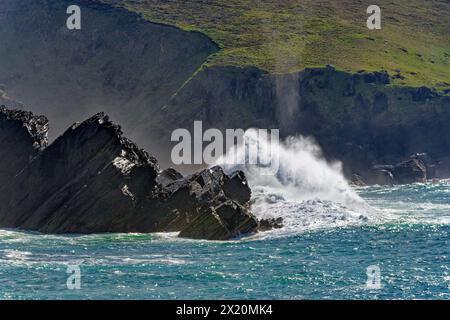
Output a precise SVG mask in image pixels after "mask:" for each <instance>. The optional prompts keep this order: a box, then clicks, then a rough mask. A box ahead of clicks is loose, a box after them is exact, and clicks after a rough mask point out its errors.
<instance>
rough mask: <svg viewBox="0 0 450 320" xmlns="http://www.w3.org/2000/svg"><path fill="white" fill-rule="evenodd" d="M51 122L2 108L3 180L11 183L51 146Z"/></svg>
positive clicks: (0, 165)
mask: <svg viewBox="0 0 450 320" xmlns="http://www.w3.org/2000/svg"><path fill="white" fill-rule="evenodd" d="M47 129H48V120H47V118H46V117H44V116H34V115H33V114H32V113H31V112H25V111H16V110H8V109H6V108H5V106H3V105H2V106H1V107H0V146H1V151H0V181H2V182H8V181H10V179H11V178H12V177H13V176H14V175H15V174H16V173H17V172H19V170H21V169H22V168H23V167H25V165H26V164H27V163H28V162H29V161H30V159H32V158H33V157H35V156H36V155H37V154H38V152H39V151H40V150H42V149H43V148H45V147H46V146H47Z"/></svg>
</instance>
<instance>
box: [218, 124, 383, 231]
mask: <svg viewBox="0 0 450 320" xmlns="http://www.w3.org/2000/svg"><path fill="white" fill-rule="evenodd" d="M246 138H247V140H246V141H247V144H251V145H253V146H254V145H257V146H258V148H257V150H258V156H259V157H260V160H261V161H259V163H263V164H266V166H267V164H268V163H270V160H271V159H268V158H267V157H268V156H270V155H274V154H276V155H278V160H279V166H278V171H277V173H276V174H267V172H266V171H265V170H264V167H265V166H263V165H231V164H230V163H232V159H246V158H248V155H245V153H246V152H247V151H248V148H246V147H245V144H242V145H241V146H238V147H237V148H235V149H234V150H233V149H231V150H229V152H227V154H226V156H225V157H223V158H222V159H219V161H218V162H217V164H218V165H221V166H223V167H224V168H225V171H226V172H228V173H231V172H233V171H235V170H242V171H244V172H245V174H246V176H247V179H248V181H249V184H250V187H251V188H252V203H253V204H252V210H253V212H254V213H255V214H256V215H257V216H258V217H259V218H276V217H282V218H283V220H284V228H283V230H282V232H283V233H286V232H288V233H291V232H299V231H305V230H311V229H316V228H327V227H336V226H346V225H352V224H361V223H364V224H365V223H368V222H371V221H372V222H374V221H376V220H377V214H378V213H377V211H376V210H374V209H373V208H371V207H370V206H369V205H368V204H367V203H366V202H365V201H364V200H363V199H361V198H360V197H359V196H358V195H357V193H356V192H355V191H354V190H353V189H352V188H351V187H350V186H349V185H348V183H347V181H346V180H345V178H344V176H343V174H342V170H341V164H340V163H328V162H327V161H326V160H324V158H323V157H322V154H321V150H320V148H319V147H318V146H317V144H316V143H315V142H314V141H313V140H312V139H309V138H304V137H301V136H299V137H289V138H287V139H286V140H285V141H283V142H281V143H278V142H277V141H269V139H267V138H266V137H265V136H258V131H257V130H253V129H251V130H248V131H247V132H246ZM271 148H272V149H271ZM272 160H273V159H272Z"/></svg>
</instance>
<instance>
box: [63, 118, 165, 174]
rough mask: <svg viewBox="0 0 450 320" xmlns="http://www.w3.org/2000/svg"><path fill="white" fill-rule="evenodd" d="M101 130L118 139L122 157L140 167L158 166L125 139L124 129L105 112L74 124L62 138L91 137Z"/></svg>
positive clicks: (152, 159) (142, 151)
mask: <svg viewBox="0 0 450 320" xmlns="http://www.w3.org/2000/svg"><path fill="white" fill-rule="evenodd" d="M100 129H105V130H106V131H108V132H110V133H111V137H112V138H114V139H117V141H118V142H119V143H120V144H121V145H122V154H121V157H124V158H125V159H127V160H129V161H131V162H132V163H133V164H135V165H138V166H142V165H146V164H152V165H155V166H158V161H157V159H156V158H155V157H153V156H151V155H149V154H148V153H147V152H146V151H145V150H143V149H141V148H139V147H138V146H137V145H136V144H135V143H134V142H133V141H131V140H130V139H128V138H126V137H124V135H123V131H122V127H121V126H120V125H118V124H116V123H114V122H113V121H111V120H110V118H109V116H108V115H107V114H105V113H104V112H99V113H97V114H95V115H93V116H92V117H90V118H89V119H87V120H85V121H83V122H81V123H80V122H77V123H74V124H73V125H72V126H71V127H70V128H69V130H67V131H66V132H65V133H64V134H63V136H62V137H64V136H65V135H67V134H73V133H76V134H77V135H78V134H80V135H83V132H86V134H89V135H90V134H91V133H94V132H98V131H99V130H100ZM60 138H61V137H60Z"/></svg>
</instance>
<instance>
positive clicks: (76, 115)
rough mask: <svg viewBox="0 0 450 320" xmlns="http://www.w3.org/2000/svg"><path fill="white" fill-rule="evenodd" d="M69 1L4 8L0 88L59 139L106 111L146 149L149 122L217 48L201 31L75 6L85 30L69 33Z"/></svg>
mask: <svg viewBox="0 0 450 320" xmlns="http://www.w3.org/2000/svg"><path fill="white" fill-rule="evenodd" d="M72 4H74V3H73V1H68V0H5V1H1V2H0V24H1V25H2V28H0V39H1V42H2V45H1V46H0V84H4V85H5V86H6V90H7V91H8V94H9V95H10V96H11V97H13V98H14V99H16V100H19V101H21V102H23V103H24V104H25V105H27V106H31V107H32V108H33V109H32V111H34V112H36V113H42V114H45V115H46V116H47V117H48V118H49V119H50V121H51V123H52V127H51V128H50V131H49V138H50V140H53V139H54V138H56V137H58V136H59V135H60V134H61V133H62V132H63V131H64V130H65V129H66V128H67V127H68V126H69V125H70V124H72V123H74V122H76V121H80V120H83V119H86V118H87V117H88V116H89V115H92V114H94V113H96V112H100V111H106V112H108V114H110V115H111V116H113V117H114V118H115V119H118V121H119V122H120V123H121V124H122V125H123V127H124V130H125V132H126V133H127V134H128V135H129V136H130V137H131V138H133V140H135V141H137V142H138V143H139V144H140V145H142V146H143V147H145V148H147V149H148V150H150V149H151V150H155V148H152V147H153V146H152V143H151V142H152V139H149V136H150V134H149V132H150V133H151V128H150V129H149V126H148V121H149V120H151V118H152V115H153V114H154V113H155V112H157V111H158V110H159V109H160V108H161V107H162V106H163V105H164V104H165V103H166V102H167V101H168V99H169V98H170V97H171V96H172V95H173V94H174V93H175V92H176V90H177V89H178V88H179V87H181V86H182V84H183V83H184V82H185V81H186V80H187V79H189V78H190V77H191V76H192V74H193V73H194V72H195V71H196V70H197V69H198V67H199V66H200V65H201V64H203V63H204V61H205V60H206V59H207V57H208V56H209V55H210V54H212V53H214V52H216V51H217V50H218V47H217V45H216V44H214V43H213V42H212V41H211V40H210V39H208V38H207V37H206V36H204V35H202V34H200V33H196V32H186V31H181V30H179V29H177V28H174V27H171V26H166V25H159V24H153V23H150V22H148V21H145V20H143V19H142V18H140V17H139V16H138V15H137V14H133V13H130V12H129V11H127V10H125V9H123V8H122V9H121V8H113V7H111V6H107V5H101V4H99V3H98V2H97V1H86V0H81V1H76V4H77V5H79V6H80V7H81V30H79V31H76V30H75V31H71V30H68V29H67V27H66V20H67V18H68V17H69V15H68V14H66V10H67V7H68V6H69V5H72Z"/></svg>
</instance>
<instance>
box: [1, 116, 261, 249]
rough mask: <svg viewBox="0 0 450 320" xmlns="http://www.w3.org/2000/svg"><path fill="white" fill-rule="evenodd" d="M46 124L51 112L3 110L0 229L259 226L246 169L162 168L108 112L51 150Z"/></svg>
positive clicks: (195, 230) (231, 231) (241, 229)
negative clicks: (184, 171) (193, 171)
mask: <svg viewBox="0 0 450 320" xmlns="http://www.w3.org/2000/svg"><path fill="white" fill-rule="evenodd" d="M47 127H48V123H47V119H46V118H45V117H36V116H33V115H32V114H31V113H28V112H22V111H9V110H6V109H5V108H2V109H1V112H0V150H1V156H0V161H1V162H0V164H1V165H2V176H1V179H2V184H1V185H2V186H1V187H0V227H9V228H22V229H27V230H36V231H40V232H43V233H100V232H164V231H177V232H178V231H179V232H180V236H182V237H190V238H199V239H210V240H226V239H230V238H234V237H238V236H240V235H243V234H246V233H250V232H255V231H257V229H258V223H257V220H256V219H255V217H254V216H253V215H252V214H251V212H250V211H249V205H248V200H249V192H250V191H249V188H248V185H247V184H246V179H245V176H244V175H243V173H241V172H238V173H236V174H234V175H232V176H228V175H226V174H225V173H224V172H223V170H222V169H221V168H220V167H214V168H211V169H207V170H203V171H201V172H199V173H196V174H193V175H191V176H188V177H183V176H182V175H181V174H180V173H178V172H177V171H176V170H174V169H167V170H164V171H163V172H160V170H159V167H158V163H157V160H156V159H155V158H153V157H152V156H150V155H149V154H148V153H147V152H145V151H144V150H142V149H139V148H138V147H137V146H136V145H135V144H134V143H133V142H132V141H130V140H128V139H127V138H125V137H123V135H122V131H121V128H120V127H119V126H118V125H116V124H114V123H113V122H111V121H110V120H109V118H108V116H106V115H105V114H103V113H99V114H96V115H95V116H93V117H91V118H90V119H88V120H86V121H84V122H83V123H77V124H74V125H73V126H72V127H70V128H69V129H68V130H67V131H66V132H65V133H64V134H63V135H62V136H60V137H59V138H58V139H56V140H55V141H54V142H53V143H52V144H51V145H50V146H48V147H46V148H45V146H46V142H47V140H46V132H47ZM15 159H18V160H20V161H16V160H15ZM8 163H14V166H8V165H7V164H8ZM3 171H4V172H3ZM4 179H8V180H4ZM6 181H8V183H4V182H6ZM242 182H245V183H242Z"/></svg>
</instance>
